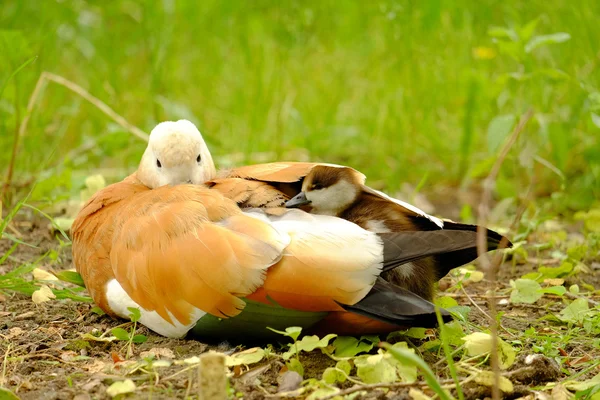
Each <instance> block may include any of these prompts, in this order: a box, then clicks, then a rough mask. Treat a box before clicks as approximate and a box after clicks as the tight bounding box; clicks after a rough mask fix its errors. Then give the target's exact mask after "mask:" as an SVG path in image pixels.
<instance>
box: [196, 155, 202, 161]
mask: <svg viewBox="0 0 600 400" xmlns="http://www.w3.org/2000/svg"><path fill="white" fill-rule="evenodd" d="M201 160H202V157H200V154H198V157H196V162H197V163H199V162H200V161H201Z"/></svg>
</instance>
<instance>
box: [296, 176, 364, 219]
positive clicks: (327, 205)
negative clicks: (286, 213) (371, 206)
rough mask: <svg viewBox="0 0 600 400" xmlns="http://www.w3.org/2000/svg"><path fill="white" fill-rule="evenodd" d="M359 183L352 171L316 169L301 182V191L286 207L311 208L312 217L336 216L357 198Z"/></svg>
mask: <svg viewBox="0 0 600 400" xmlns="http://www.w3.org/2000/svg"><path fill="white" fill-rule="evenodd" d="M362 180H363V179H362V175H360V173H359V172H357V171H355V170H353V169H352V168H348V167H335V166H325V165H317V166H315V167H314V168H313V169H312V170H311V171H310V172H309V174H308V175H307V176H306V177H305V178H304V181H303V182H302V191H301V192H300V193H298V194H297V195H296V196H295V197H294V198H292V199H291V200H289V201H288V202H287V203H285V206H286V207H287V208H295V207H300V206H303V205H306V204H310V206H311V207H312V210H311V212H312V213H314V214H326V215H339V214H340V213H341V212H342V211H344V210H345V209H347V208H348V207H349V206H350V205H352V203H353V202H354V201H355V200H356V198H357V197H358V195H359V193H360V190H361V187H362Z"/></svg>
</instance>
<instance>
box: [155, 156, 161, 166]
mask: <svg viewBox="0 0 600 400" xmlns="http://www.w3.org/2000/svg"><path fill="white" fill-rule="evenodd" d="M156 166H157V167H158V168H161V167H162V164H161V163H160V160H159V159H158V158H157V159H156Z"/></svg>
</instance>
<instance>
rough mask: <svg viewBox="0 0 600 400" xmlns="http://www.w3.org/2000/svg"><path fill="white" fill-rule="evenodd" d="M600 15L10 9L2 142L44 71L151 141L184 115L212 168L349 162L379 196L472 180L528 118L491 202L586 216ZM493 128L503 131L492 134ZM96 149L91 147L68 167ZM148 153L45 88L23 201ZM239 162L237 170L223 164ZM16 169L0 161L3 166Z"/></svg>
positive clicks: (11, 0)
mask: <svg viewBox="0 0 600 400" xmlns="http://www.w3.org/2000/svg"><path fill="white" fill-rule="evenodd" d="M599 13H600V3H598V2H597V1H591V0H590V1H581V2H577V4H576V5H574V3H573V2H571V1H567V0H558V1H554V2H551V3H550V2H547V1H530V2H526V3H520V2H515V1H511V2H504V3H498V2H495V1H490V0H488V1H481V2H477V5H475V3H473V2H470V1H456V2H442V1H439V0H431V1H423V2H408V1H379V2H373V4H370V2H350V1H347V2H339V1H318V2H317V1H304V2H300V1H286V2H271V1H252V2H247V1H226V2H222V1H216V0H213V1H211V0H206V1H202V2H201V3H199V2H192V1H179V2H174V1H164V2H133V1H112V2H97V1H91V2H82V1H65V2H58V1H45V2H38V1H33V0H29V1H20V0H19V1H16V0H5V1H4V2H3V5H2V7H1V8H0V26H1V27H2V28H1V31H0V52H1V53H2V54H3V57H2V58H1V59H0V87H2V86H4V84H6V89H5V91H4V94H3V95H2V96H3V97H2V98H0V147H1V148H2V149H10V148H11V147H12V142H13V135H14V130H15V127H16V126H17V125H18V124H19V123H20V121H21V120H22V118H23V116H24V113H25V106H26V104H27V100H28V98H29V96H30V94H31V92H32V90H33V87H34V85H35V82H36V80H37V78H38V77H39V74H40V73H41V72H42V71H51V72H53V73H56V74H59V75H62V76H64V77H66V78H67V79H70V80H72V81H74V82H76V83H78V84H80V85H81V86H83V87H85V88H86V89H87V90H89V91H90V92H91V93H92V94H93V95H95V96H97V97H98V98H100V99H101V100H102V101H104V102H105V103H107V104H108V105H109V106H111V107H112V108H114V109H115V110H117V111H118V112H119V113H120V114H122V115H123V116H124V117H125V118H126V119H127V120H128V121H130V122H131V123H133V124H135V125H137V126H139V127H141V128H142V129H144V130H146V131H149V130H150V129H151V128H152V127H153V126H154V125H155V124H156V123H157V122H159V121H161V120H165V119H176V118H189V119H191V120H192V121H194V122H195V123H197V124H198V125H199V127H200V129H201V131H202V132H203V134H204V136H205V137H206V138H207V141H208V143H209V145H210V147H211V150H212V151H213V153H214V154H215V155H216V156H217V159H218V160H220V163H221V166H227V164H228V163H227V161H228V160H229V163H231V162H235V163H237V164H242V163H247V162H256V161H264V160H263V158H261V157H265V156H261V155H260V154H258V155H257V153H261V152H270V153H269V154H266V160H283V159H285V160H295V159H303V158H306V157H308V158H309V159H310V160H316V161H328V162H337V163H343V164H349V165H352V166H354V167H356V168H358V169H360V170H362V171H363V172H365V173H366V174H367V176H368V177H369V182H371V183H372V184H373V185H375V186H378V187H382V188H385V189H387V190H390V191H394V190H396V189H398V188H399V187H400V186H401V184H402V183H404V182H408V183H411V184H412V185H417V184H418V183H419V182H422V186H423V187H422V190H423V191H425V192H427V191H430V190H431V188H432V187H433V186H435V185H451V186H456V185H461V186H462V187H469V186H470V185H473V184H476V183H477V181H478V179H480V178H481V177H482V176H485V175H486V174H487V173H488V172H489V169H490V168H491V163H492V162H493V159H494V157H495V156H496V154H497V150H498V146H499V144H500V143H501V142H502V140H503V139H504V137H505V136H506V134H507V129H509V128H510V122H511V121H514V120H515V119H518V117H519V116H520V115H521V114H523V113H524V112H525V111H526V110H527V109H528V108H530V107H532V108H533V109H534V111H535V116H534V119H533V120H532V121H530V123H529V124H528V126H527V129H526V131H525V132H524V134H523V135H522V137H521V139H520V140H519V142H518V144H517V146H516V147H515V148H513V150H512V152H511V155H510V156H509V158H508V160H507V162H506V163H505V165H504V167H503V170H502V173H501V175H500V178H499V179H498V182H497V194H498V196H499V197H502V198H510V197H515V196H518V195H520V194H522V193H524V192H525V191H526V189H527V187H528V186H529V185H530V183H531V182H534V183H535V184H534V194H536V195H537V196H539V197H543V196H548V195H550V194H551V193H555V192H556V193H559V194H557V195H555V198H557V199H559V200H560V204H561V205H562V207H563V208H564V209H586V208H589V207H590V206H591V204H592V203H593V201H594V198H598V197H600V147H599V146H600V145H599V143H600V141H599V140H598V137H599V135H600V127H598V126H596V125H595V124H594V122H593V120H592V113H593V112H596V113H599V112H600V94H598V93H599V92H598V90H599V89H600V72H599V71H600V69H599V68H598V62H599V61H598V57H597V43H598V41H599V40H600V36H599V35H598V32H597V28H598V19H597V18H598V17H597V16H598V15H599ZM535 19H538V22H537V25H536V26H534V24H529V23H530V22H531V21H533V20H535ZM528 24H529V25H528ZM497 27H504V28H508V29H513V30H514V33H510V32H509V34H508V35H509V36H510V35H513V36H515V35H516V36H515V38H514V40H513V39H502V38H496V39H497V40H496V42H495V39H494V38H493V37H492V36H491V35H490V34H489V33H492V34H495V35H496V36H498V35H499V34H500V35H505V36H506V32H504V33H503V32H502V31H501V30H498V29H496V28H497ZM530 28H535V32H533V31H532V29H530ZM490 29H492V31H490ZM557 32H565V33H568V34H569V35H570V40H567V41H565V42H562V43H554V44H549V45H546V46H540V47H538V48H536V49H533V50H532V51H531V52H529V53H526V52H525V50H524V49H525V45H526V43H527V41H528V40H521V39H522V38H527V37H529V36H531V35H532V34H534V35H546V34H552V33H557ZM519 37H520V38H521V39H518V38H519ZM519 40H521V41H519ZM498 41H499V42H501V43H497V42H498ZM33 56H38V58H37V59H36V60H35V62H33V63H31V64H29V65H26V66H25V67H24V68H22V70H21V71H19V72H18V74H15V76H13V77H12V79H10V81H8V82H7V80H8V79H9V77H11V75H12V74H13V73H14V72H15V71H17V69H18V68H19V67H20V66H21V65H23V63H25V62H26V61H27V60H29V59H30V58H31V57H33ZM497 117H500V126H498V124H492V127H493V128H492V129H489V127H490V123H491V122H492V121H493V120H494V118H497ZM597 119H598V120H600V117H598V118H597ZM502 121H504V122H505V124H504V125H502ZM507 121H508V123H506V122H507ZM598 123H599V124H600V122H598ZM90 141H95V142H96V143H97V146H95V147H94V149H93V150H92V151H89V152H85V153H83V154H80V155H78V156H77V157H74V158H66V157H65V155H66V154H68V153H69V151H72V150H73V149H75V148H77V147H78V146H80V145H82V144H83V143H90ZM53 146H56V151H55V154H54V155H53V158H52V162H51V164H50V167H49V168H46V170H45V171H40V170H39V163H40V160H41V159H45V157H46V156H47V155H48V154H47V153H48V151H49V149H51V148H53ZM142 149H143V143H141V142H140V141H139V140H138V139H136V138H134V137H133V136H132V135H130V134H128V133H126V132H124V131H123V129H122V128H120V127H118V126H117V125H116V124H115V123H114V122H112V121H111V120H109V119H108V118H107V117H106V116H105V115H104V114H102V113H101V112H100V111H98V110H97V109H96V108H94V107H93V106H92V105H90V104H88V103H86V102H85V101H84V100H83V99H81V98H79V97H78V96H76V95H75V94H73V93H72V92H70V91H68V90H66V89H65V88H63V87H60V86H58V85H55V84H49V85H48V86H47V87H46V88H45V92H44V96H43V97H42V101H41V102H40V104H38V105H37V107H36V108H35V110H34V113H33V116H32V120H31V122H30V125H29V127H28V130H27V132H26V134H25V137H24V141H23V143H22V145H21V149H20V151H19V154H18V157H17V165H16V176H15V178H16V180H17V181H18V182H19V181H26V180H27V179H29V178H30V177H32V176H36V177H39V178H40V180H41V182H40V185H39V187H38V188H37V190H36V192H35V193H34V196H33V200H42V199H47V200H50V201H52V200H55V199H56V198H57V197H60V196H61V193H62V194H63V195H64V193H65V191H68V190H70V189H77V188H78V187H80V186H81V182H82V180H83V177H85V175H87V174H89V173H91V172H92V171H94V170H95V169H96V168H98V167H105V168H109V167H111V168H112V167H114V168H119V171H120V169H122V168H127V169H128V171H131V170H133V169H134V168H135V166H136V164H137V162H138V160H139V157H140V154H141V152H142ZM236 153H241V158H240V159H237V158H234V157H229V156H230V155H231V154H236ZM9 158H10V152H9V151H8V150H6V151H3V152H1V153H0V165H2V168H0V172H5V168H6V165H7V164H8V160H9ZM232 160H235V161H232ZM125 173H126V171H125V170H123V171H122V172H119V176H118V177H115V178H114V179H117V178H120V177H122V176H123V175H124V174H125ZM561 176H563V177H564V179H563V178H561ZM424 177H425V180H424V181H423V178H424ZM44 181H47V182H46V184H45V183H44ZM561 193H562V194H561Z"/></svg>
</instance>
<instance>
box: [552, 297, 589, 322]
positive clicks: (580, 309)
mask: <svg viewBox="0 0 600 400" xmlns="http://www.w3.org/2000/svg"><path fill="white" fill-rule="evenodd" d="M589 310H590V306H589V304H588V301H587V299H584V298H580V299H576V300H574V301H573V302H572V303H571V304H569V305H568V306H567V307H565V309H563V310H562V311H561V312H560V315H559V318H560V320H561V321H563V322H571V323H579V324H581V323H582V322H583V320H584V318H585V316H586V315H587V313H588V312H589Z"/></svg>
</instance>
